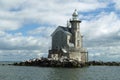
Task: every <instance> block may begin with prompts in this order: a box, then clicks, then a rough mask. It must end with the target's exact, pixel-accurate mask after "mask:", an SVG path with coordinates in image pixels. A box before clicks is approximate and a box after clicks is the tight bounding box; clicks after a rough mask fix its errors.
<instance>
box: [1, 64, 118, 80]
mask: <svg viewBox="0 0 120 80" xmlns="http://www.w3.org/2000/svg"><path fill="white" fill-rule="evenodd" d="M0 80H120V67H117V66H111V67H110V66H90V67H86V68H43V67H25V66H7V65H5V66H2V65H0Z"/></svg>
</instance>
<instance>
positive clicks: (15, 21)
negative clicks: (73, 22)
mask: <svg viewBox="0 0 120 80" xmlns="http://www.w3.org/2000/svg"><path fill="white" fill-rule="evenodd" d="M75 9H77V11H78V13H79V19H80V20H81V21H82V23H81V24H80V32H81V34H82V35H83V36H84V38H83V40H84V41H83V42H84V44H83V45H84V47H85V48H87V50H88V53H89V60H98V61H99V60H101V61H120V1H119V0H0V61H23V60H28V59H32V58H39V57H41V56H47V54H48V50H49V49H50V48H51V36H50V35H51V34H52V32H53V31H54V30H55V29H56V28H57V27H58V26H59V25H61V26H66V24H67V21H68V20H69V19H71V18H72V13H73V12H74V10H75Z"/></svg>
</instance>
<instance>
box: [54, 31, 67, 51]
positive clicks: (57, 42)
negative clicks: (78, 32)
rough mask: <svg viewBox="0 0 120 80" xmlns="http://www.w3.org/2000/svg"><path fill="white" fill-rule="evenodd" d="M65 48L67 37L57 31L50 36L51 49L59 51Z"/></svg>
mask: <svg viewBox="0 0 120 80" xmlns="http://www.w3.org/2000/svg"><path fill="white" fill-rule="evenodd" d="M66 46H67V35H66V34H65V33H64V32H62V31H58V32H56V34H55V35H53V36H52V49H61V48H64V47H66Z"/></svg>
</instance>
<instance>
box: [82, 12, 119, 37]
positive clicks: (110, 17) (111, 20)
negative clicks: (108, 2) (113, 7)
mask: <svg viewBox="0 0 120 80" xmlns="http://www.w3.org/2000/svg"><path fill="white" fill-rule="evenodd" d="M119 23H120V19H119V18H118V16H117V14H115V13H114V12H111V13H107V14H106V13H105V14H103V13H102V14H99V15H97V16H96V17H94V19H93V20H92V19H91V20H90V21H86V20H84V21H83V22H82V24H81V26H82V27H81V31H82V32H83V33H85V35H86V36H87V38H89V39H97V38H101V39H102V37H103V38H105V37H109V36H112V35H113V34H115V33H116V32H118V31H119V30H120V27H119V26H120V24H119Z"/></svg>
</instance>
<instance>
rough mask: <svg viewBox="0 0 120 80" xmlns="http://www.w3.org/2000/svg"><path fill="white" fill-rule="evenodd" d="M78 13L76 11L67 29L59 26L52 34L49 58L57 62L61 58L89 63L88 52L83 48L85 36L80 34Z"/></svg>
mask: <svg viewBox="0 0 120 80" xmlns="http://www.w3.org/2000/svg"><path fill="white" fill-rule="evenodd" d="M80 23H81V21H80V20H79V19H78V13H77V11H76V10H75V11H74V13H73V14H72V19H71V20H70V21H69V22H68V23H67V26H66V27H63V26H58V27H57V29H56V30H55V31H54V32H53V33H52V35H51V36H52V47H51V50H49V54H48V58H52V59H55V60H58V59H61V58H69V59H75V60H78V61H80V62H87V61H88V52H87V50H86V49H85V48H83V36H82V35H81V33H80Z"/></svg>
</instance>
